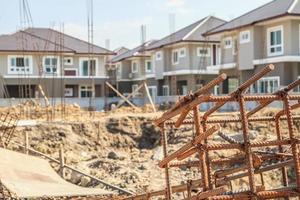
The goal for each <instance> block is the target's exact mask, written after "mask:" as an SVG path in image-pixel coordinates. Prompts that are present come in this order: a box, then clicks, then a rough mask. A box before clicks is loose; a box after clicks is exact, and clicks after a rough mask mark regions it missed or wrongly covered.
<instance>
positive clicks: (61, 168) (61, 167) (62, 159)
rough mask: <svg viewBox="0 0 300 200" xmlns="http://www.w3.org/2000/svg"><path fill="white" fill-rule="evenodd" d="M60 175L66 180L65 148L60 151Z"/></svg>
mask: <svg viewBox="0 0 300 200" xmlns="http://www.w3.org/2000/svg"><path fill="white" fill-rule="evenodd" d="M59 174H60V176H61V177H62V178H65V156H64V151H63V148H60V149H59Z"/></svg>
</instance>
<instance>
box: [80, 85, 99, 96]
mask: <svg viewBox="0 0 300 200" xmlns="http://www.w3.org/2000/svg"><path fill="white" fill-rule="evenodd" d="M82 87H86V88H85V89H84V90H82ZM89 87H91V89H89ZM90 90H91V92H92V96H91V97H95V87H93V86H92V85H79V97H80V98H90V97H82V95H81V92H83V91H85V92H88V91H90Z"/></svg>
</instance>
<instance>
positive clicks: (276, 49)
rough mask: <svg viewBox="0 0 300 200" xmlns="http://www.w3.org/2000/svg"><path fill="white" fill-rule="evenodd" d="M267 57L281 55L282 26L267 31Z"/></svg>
mask: <svg viewBox="0 0 300 200" xmlns="http://www.w3.org/2000/svg"><path fill="white" fill-rule="evenodd" d="M267 34H268V35H267V39H268V56H276V55H282V54H283V52H284V50H283V26H276V27H272V28H268V29H267Z"/></svg>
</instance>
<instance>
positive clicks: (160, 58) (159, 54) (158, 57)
mask: <svg viewBox="0 0 300 200" xmlns="http://www.w3.org/2000/svg"><path fill="white" fill-rule="evenodd" d="M155 58H156V60H162V52H161V51H158V52H156V53H155Z"/></svg>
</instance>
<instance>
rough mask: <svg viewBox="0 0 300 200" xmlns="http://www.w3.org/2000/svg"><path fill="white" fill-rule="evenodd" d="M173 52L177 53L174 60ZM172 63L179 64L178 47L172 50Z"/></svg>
mask: <svg viewBox="0 0 300 200" xmlns="http://www.w3.org/2000/svg"><path fill="white" fill-rule="evenodd" d="M174 54H177V61H174V58H175V56H174ZM171 57H172V64H173V65H178V64H179V50H178V49H175V50H172V56H171Z"/></svg>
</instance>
